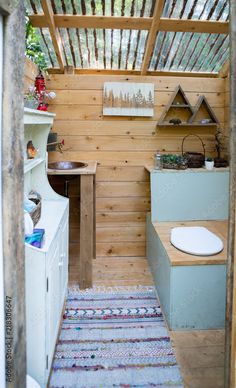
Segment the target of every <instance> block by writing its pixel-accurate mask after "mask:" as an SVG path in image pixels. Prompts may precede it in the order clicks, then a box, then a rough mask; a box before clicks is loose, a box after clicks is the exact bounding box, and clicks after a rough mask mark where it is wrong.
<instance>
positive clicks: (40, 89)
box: [34, 71, 47, 110]
mask: <svg viewBox="0 0 236 388" xmlns="http://www.w3.org/2000/svg"><path fill="white" fill-rule="evenodd" d="M34 85H35V89H36V92H37V94H38V102H39V106H38V108H37V109H38V110H47V107H46V105H45V104H43V94H44V93H45V89H46V85H45V79H44V76H43V74H42V72H41V71H40V72H39V74H38V75H37V77H36V78H35V82H34ZM44 106H45V107H46V109H44V108H43V107H44ZM42 108H43V109H42Z"/></svg>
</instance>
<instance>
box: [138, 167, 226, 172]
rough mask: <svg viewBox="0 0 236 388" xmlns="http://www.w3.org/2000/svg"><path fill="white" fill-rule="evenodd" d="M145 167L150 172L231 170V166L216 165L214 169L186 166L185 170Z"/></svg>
mask: <svg viewBox="0 0 236 388" xmlns="http://www.w3.org/2000/svg"><path fill="white" fill-rule="evenodd" d="M144 167H145V169H146V170H147V171H148V172H150V173H160V172H162V173H168V172H172V173H173V172H176V173H180V172H182V173H189V172H206V173H211V172H225V171H229V167H214V168H213V170H207V169H206V168H204V167H201V168H186V169H185V170H175V169H169V168H163V169H162V170H156V169H155V168H154V166H144Z"/></svg>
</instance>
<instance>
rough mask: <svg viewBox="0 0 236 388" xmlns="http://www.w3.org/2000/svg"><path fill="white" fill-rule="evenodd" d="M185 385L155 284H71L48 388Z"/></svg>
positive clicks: (126, 387)
mask: <svg viewBox="0 0 236 388" xmlns="http://www.w3.org/2000/svg"><path fill="white" fill-rule="evenodd" d="M182 384H183V382H182V379H181V376H180V371H179V368H178V365H177V363H176V358H175V355H174V352H173V348H172V347H171V343H170V338H169V336H168V332H167V329H166V325H165V321H164V319H163V315H162V312H161V309H160V305H159V303H158V300H157V297H156V294H155V291H154V289H153V288H152V287H136V288H123V287H121V288H119V287H118V288H116V289H115V290H114V288H113V289H111V290H106V291H105V290H104V291H103V290H94V289H91V290H89V289H88V290H86V291H79V290H78V289H75V288H74V289H73V288H71V289H69V292H68V298H67V303H66V309H65V313H64V316H63V323H62V328H61V333H60V337H59V340H58V343H57V346H56V352H55V357H54V361H53V366H52V374H51V378H50V384H49V386H50V388H62V387H63V388H80V387H84V388H99V387H101V388H105V387H109V388H111V387H123V388H129V387H175V388H177V387H183V385H182Z"/></svg>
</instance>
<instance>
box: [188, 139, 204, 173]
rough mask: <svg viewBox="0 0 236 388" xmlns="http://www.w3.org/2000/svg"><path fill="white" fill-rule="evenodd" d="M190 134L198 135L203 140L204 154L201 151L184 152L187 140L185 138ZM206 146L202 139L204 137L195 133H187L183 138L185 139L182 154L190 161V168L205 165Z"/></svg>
mask: <svg viewBox="0 0 236 388" xmlns="http://www.w3.org/2000/svg"><path fill="white" fill-rule="evenodd" d="M188 136H196V137H197V138H198V139H199V140H200V142H201V145H202V148H203V154H202V153H200V152H191V151H189V152H184V142H185V139H186V138H187V137H188ZM205 154H206V152H205V146H204V143H203V141H202V139H201V138H200V136H198V135H196V134H194V133H190V134H189V135H186V136H185V137H184V138H183V141H182V155H183V156H184V157H185V158H186V159H187V161H188V167H190V168H200V167H202V166H203V164H204V162H205Z"/></svg>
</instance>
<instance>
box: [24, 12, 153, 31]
mask: <svg viewBox="0 0 236 388" xmlns="http://www.w3.org/2000/svg"><path fill="white" fill-rule="evenodd" d="M29 19H30V21H31V23H32V25H33V27H40V28H42V27H48V23H47V21H46V19H45V17H44V15H30V16H29ZM54 23H55V26H56V27H61V28H102V29H103V28H104V29H127V30H149V29H150V28H151V25H152V18H146V17H142V18H141V17H125V16H120V17H119V16H97V15H92V16H87V15H59V14H58V15H54Z"/></svg>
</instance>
